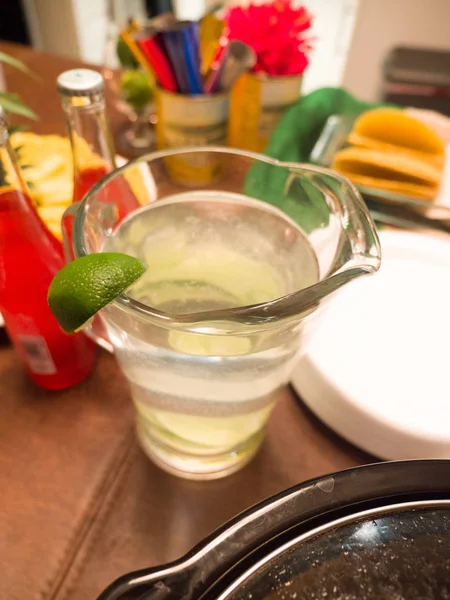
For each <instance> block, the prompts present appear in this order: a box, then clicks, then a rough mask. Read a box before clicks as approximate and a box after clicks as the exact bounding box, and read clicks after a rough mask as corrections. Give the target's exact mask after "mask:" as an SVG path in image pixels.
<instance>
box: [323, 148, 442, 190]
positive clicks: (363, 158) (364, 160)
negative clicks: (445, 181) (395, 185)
mask: <svg viewBox="0 0 450 600" xmlns="http://www.w3.org/2000/svg"><path fill="white" fill-rule="evenodd" d="M333 168H334V169H336V171H341V170H342V169H345V170H346V171H350V172H354V173H355V174H360V175H368V176H370V177H378V178H380V179H392V180H393V181H407V182H410V183H419V184H422V183H425V184H427V183H428V184H431V185H434V186H436V185H437V186H439V184H440V181H441V171H440V169H439V168H437V167H435V166H433V165H430V164H428V163H424V162H422V161H420V160H417V159H416V158H413V157H411V156H405V155H402V154H386V153H385V152H379V151H377V150H367V149H366V148H345V149H344V150H340V151H339V152H337V153H336V155H335V157H334V161H333Z"/></svg>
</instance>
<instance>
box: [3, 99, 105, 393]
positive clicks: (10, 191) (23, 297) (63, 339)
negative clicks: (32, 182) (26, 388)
mask: <svg viewBox="0 0 450 600" xmlns="http://www.w3.org/2000/svg"><path fill="white" fill-rule="evenodd" d="M63 266H64V257H63V251H62V247H61V244H60V243H59V242H58V240H57V239H56V238H55V237H54V236H53V234H52V233H51V232H50V231H49V230H48V229H47V227H46V226H45V224H44V223H43V222H42V221H41V219H40V217H39V215H38V214H37V212H36V209H35V208H34V206H33V204H32V202H31V200H30V198H29V196H28V193H27V189H26V186H25V184H24V182H23V180H22V178H21V175H20V171H19V169H18V168H17V166H16V163H15V159H14V155H13V152H12V150H11V148H10V146H9V142H8V133H7V127H6V122H5V118H4V114H3V112H2V111H1V109H0V312H1V314H2V316H3V318H4V321H5V326H6V330H7V332H8V335H9V337H10V339H11V341H12V343H13V344H14V346H15V347H16V349H17V352H18V354H19V356H20V358H21V359H22V361H23V364H24V366H25V369H26V371H27V372H28V374H29V375H30V377H31V378H32V379H33V381H34V382H35V383H37V384H38V385H40V386H41V387H43V388H45V389H48V390H60V389H64V388H68V387H71V386H73V385H75V384H77V383H79V382H80V381H82V380H83V379H84V378H85V377H86V376H87V375H88V374H89V372H90V371H91V369H92V367H93V365H94V360H95V345H94V344H93V343H92V342H91V340H89V339H88V338H87V337H86V336H85V335H84V334H83V333H77V334H74V335H68V334H66V333H65V332H64V331H63V330H62V329H61V327H60V326H59V325H58V323H57V321H56V319H55V318H54V316H53V315H52V313H51V312H50V309H49V307H48V303H47V292H48V287H49V285H50V282H51V280H52V279H53V276H54V275H55V274H56V273H57V272H58V271H59V270H60V269H61V268H62V267H63Z"/></svg>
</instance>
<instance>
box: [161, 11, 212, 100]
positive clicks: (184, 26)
mask: <svg viewBox="0 0 450 600" xmlns="http://www.w3.org/2000/svg"><path fill="white" fill-rule="evenodd" d="M161 35H162V38H163V40H164V46H165V48H166V51H167V54H168V56H169V59H170V63H171V65H172V69H173V71H174V73H175V78H176V80H177V85H178V89H179V90H180V92H181V93H182V94H201V93H202V87H203V83H202V77H201V75H200V56H199V39H198V35H199V34H198V26H197V23H194V22H192V21H181V22H179V23H177V24H175V25H173V26H171V27H168V28H166V29H163V30H161Z"/></svg>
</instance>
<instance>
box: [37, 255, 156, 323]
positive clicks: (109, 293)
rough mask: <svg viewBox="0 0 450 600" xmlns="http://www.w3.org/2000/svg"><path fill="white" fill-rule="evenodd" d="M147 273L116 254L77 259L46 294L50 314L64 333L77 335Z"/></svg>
mask: <svg viewBox="0 0 450 600" xmlns="http://www.w3.org/2000/svg"><path fill="white" fill-rule="evenodd" d="M146 269H147V266H146V264H145V263H144V262H142V261H141V260H139V259H138V258H135V257H134V256H129V255H127V254H121V253H118V252H104V253H101V254H90V255H89V256H82V257H81V258H77V259H76V260H74V261H73V262H71V263H69V264H68V265H66V266H65V267H63V268H62V269H61V271H59V272H58V273H57V274H56V275H55V277H54V278H53V281H52V282H51V284H50V287H49V290H48V304H49V306H50V310H51V311H52V313H53V315H54V316H55V318H56V320H57V321H58V323H59V324H60V325H61V327H62V328H63V329H64V330H65V331H67V332H68V333H72V332H74V331H77V330H78V329H81V328H82V327H83V325H85V324H86V323H87V322H88V321H89V320H90V319H91V318H92V317H93V316H94V315H95V314H96V313H97V312H98V311H99V310H101V309H102V308H104V307H105V306H106V305H107V304H109V303H110V302H112V301H113V300H114V299H115V298H117V296H120V294H122V293H123V292H124V291H125V290H127V289H128V288H129V287H130V286H131V285H133V283H135V282H136V281H137V280H138V279H139V278H140V277H141V276H142V275H143V274H144V273H145V271H146Z"/></svg>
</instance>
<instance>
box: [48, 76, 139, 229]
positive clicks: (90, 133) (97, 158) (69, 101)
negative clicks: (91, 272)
mask: <svg viewBox="0 0 450 600" xmlns="http://www.w3.org/2000/svg"><path fill="white" fill-rule="evenodd" d="M57 87H58V91H59V94H60V96H61V103H62V107H63V110H64V114H65V117H66V123H67V129H68V132H69V137H70V141H71V144H72V153H73V163H74V164H73V171H74V189H73V201H74V202H80V201H81V200H82V199H83V197H84V196H85V194H86V193H87V192H88V191H89V190H90V189H91V188H92V186H93V185H95V184H96V183H97V182H98V181H99V180H100V179H102V178H103V177H104V176H105V175H106V174H108V173H110V172H111V171H113V170H114V169H115V168H116V163H115V155H114V147H113V144H112V138H111V133H110V129H109V125H108V119H107V116H106V111H105V98H104V81H103V77H102V76H101V75H100V74H99V73H97V72H96V71H92V70H91V69H72V70H71V71H65V72H64V73H61V75H60V76H59V77H58V80H57ZM83 146H84V148H86V147H89V149H90V151H91V153H92V159H91V160H88V161H86V158H85V154H86V151H85V150H84V156H83ZM97 199H98V200H101V201H103V202H114V203H115V204H116V205H117V207H118V218H119V220H122V219H123V218H124V217H125V216H126V215H128V214H129V213H130V212H131V211H133V210H135V209H136V208H139V202H138V201H137V199H136V196H135V195H134V194H133V192H132V190H131V188H130V186H129V185H128V182H127V180H126V179H125V178H124V177H116V178H115V179H114V181H113V182H111V183H109V184H108V185H107V187H106V189H104V190H103V191H102V192H100V193H99V195H98V197H97Z"/></svg>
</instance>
